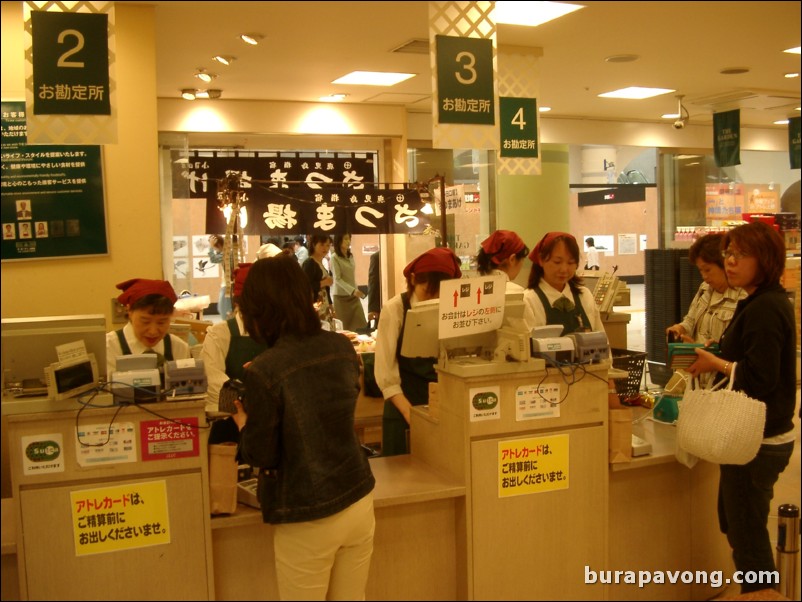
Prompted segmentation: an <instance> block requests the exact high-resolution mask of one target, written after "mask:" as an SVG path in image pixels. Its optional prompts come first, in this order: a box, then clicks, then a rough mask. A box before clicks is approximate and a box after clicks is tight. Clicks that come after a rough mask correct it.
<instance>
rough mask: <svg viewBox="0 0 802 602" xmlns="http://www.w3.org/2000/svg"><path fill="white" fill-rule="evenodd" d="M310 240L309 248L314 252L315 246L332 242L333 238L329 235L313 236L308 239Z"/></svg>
mask: <svg viewBox="0 0 802 602" xmlns="http://www.w3.org/2000/svg"><path fill="white" fill-rule="evenodd" d="M308 240H309V244H308V246H309V248H310V249H311V250H312V251H314V250H315V245H319V244H320V243H323V242H331V236H329V235H328V234H313V235H312V236H310V237H309V238H308Z"/></svg>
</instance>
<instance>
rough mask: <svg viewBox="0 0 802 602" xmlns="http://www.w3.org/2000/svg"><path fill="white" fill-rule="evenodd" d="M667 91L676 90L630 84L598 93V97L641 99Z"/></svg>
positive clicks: (666, 92)
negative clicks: (626, 86) (627, 86)
mask: <svg viewBox="0 0 802 602" xmlns="http://www.w3.org/2000/svg"><path fill="white" fill-rule="evenodd" d="M669 92H676V90H671V89H669V88H642V87H640V86H630V87H629V88H621V89H620V90H613V91H612V92H605V93H604V94H599V97H600V98H626V99H630V100H643V99H645V98H653V97H655V96H660V95H661V94H668V93H669Z"/></svg>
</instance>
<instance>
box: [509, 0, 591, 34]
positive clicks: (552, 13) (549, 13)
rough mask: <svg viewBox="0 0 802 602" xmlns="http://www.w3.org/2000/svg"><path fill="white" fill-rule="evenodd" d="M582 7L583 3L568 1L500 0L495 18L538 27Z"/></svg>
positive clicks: (510, 23) (512, 23)
mask: <svg viewBox="0 0 802 602" xmlns="http://www.w3.org/2000/svg"><path fill="white" fill-rule="evenodd" d="M580 8H585V7H584V6H582V5H581V4H568V3H567V2H512V1H507V0H498V1H497V2H496V6H495V9H494V10H493V20H494V21H495V22H496V23H504V24H506V25H526V26H528V27H537V26H538V25H542V24H543V23H548V22H549V21H553V20H554V19H558V18H560V17H562V16H565V15H567V14H569V13H572V12H574V11H576V10H579V9H580Z"/></svg>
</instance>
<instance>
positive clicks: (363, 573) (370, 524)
mask: <svg viewBox="0 0 802 602" xmlns="http://www.w3.org/2000/svg"><path fill="white" fill-rule="evenodd" d="M240 311H241V312H242V317H243V320H244V322H245V327H246V329H247V331H248V332H249V333H251V336H253V337H254V338H255V339H256V340H258V341H262V342H264V343H266V344H267V345H268V346H269V348H268V349H267V350H266V351H264V352H263V353H261V354H260V355H259V356H257V357H256V358H255V359H254V360H253V362H252V363H251V364H250V365H249V366H248V368H247V370H246V372H245V388H246V393H245V396H244V399H243V401H242V403H241V404H239V402H238V406H237V408H238V412H237V413H236V414H235V415H234V419H235V420H236V421H237V424H238V425H239V426H240V428H241V431H242V443H241V445H242V456H243V459H244V460H245V461H246V462H248V463H250V464H251V465H252V466H254V467H258V468H259V469H260V470H259V501H260V503H261V507H262V517H263V520H264V522H266V523H271V524H273V525H275V535H274V551H275V556H276V575H277V578H278V589H279V594H280V596H281V599H282V600H325V599H327V598H328V599H333V600H363V599H364V597H365V585H366V583H367V579H368V569H369V568H370V559H371V555H372V553H373V532H374V528H375V519H374V514H373V487H374V484H375V480H374V478H373V473H372V472H371V468H370V465H369V463H368V459H367V456H366V455H365V454H364V452H363V451H362V448H361V446H360V444H359V440H358V439H357V437H356V434H355V431H354V410H355V408H356V399H357V395H358V393H359V359H358V357H357V354H356V352H355V351H354V346H353V344H352V343H351V342H350V341H349V340H348V338H347V337H345V336H343V335H342V334H338V333H335V332H328V331H325V330H322V329H321V326H320V319H319V318H318V316H317V312H316V311H315V309H314V307H313V305H312V293H311V290H310V287H309V282H308V280H307V278H306V276H305V275H304V272H303V270H302V269H301V267H300V266H299V265H298V262H297V261H296V260H295V259H294V258H292V257H289V256H286V257H285V256H283V255H280V256H277V257H274V258H270V259H260V260H259V261H257V262H256V263H254V264H253V266H252V267H251V270H250V272H249V274H248V277H247V278H246V280H245V285H244V287H243V291H242V296H241V298H240Z"/></svg>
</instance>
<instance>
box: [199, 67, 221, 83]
mask: <svg viewBox="0 0 802 602" xmlns="http://www.w3.org/2000/svg"><path fill="white" fill-rule="evenodd" d="M195 77H197V78H198V79H199V80H201V81H202V82H204V83H206V84H208V83H209V82H211V81H212V80H213V79H214V78H215V77H217V75H215V74H214V73H209V72H208V71H206V69H203V68H201V67H199V68H198V70H197V71H196V72H195Z"/></svg>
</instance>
